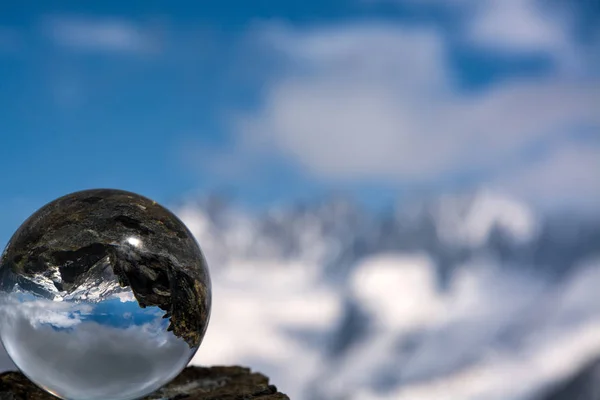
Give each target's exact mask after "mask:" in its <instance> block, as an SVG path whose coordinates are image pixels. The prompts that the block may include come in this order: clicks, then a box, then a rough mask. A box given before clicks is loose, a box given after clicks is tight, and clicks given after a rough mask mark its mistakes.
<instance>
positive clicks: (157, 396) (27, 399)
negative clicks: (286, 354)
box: [0, 367, 289, 400]
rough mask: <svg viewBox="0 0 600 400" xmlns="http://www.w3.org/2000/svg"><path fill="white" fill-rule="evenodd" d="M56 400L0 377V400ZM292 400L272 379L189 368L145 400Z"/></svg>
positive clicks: (237, 370)
mask: <svg viewBox="0 0 600 400" xmlns="http://www.w3.org/2000/svg"><path fill="white" fill-rule="evenodd" d="M53 399H54V400H56V397H54V396H52V395H50V394H48V393H47V392H45V391H43V390H42V389H40V388H38V387H37V386H35V385H34V384H33V383H32V382H31V381H30V380H29V379H27V378H26V377H25V376H24V375H23V374H21V373H20V372H6V373H3V374H0V400H53ZM183 399H186V400H252V399H260V400H289V397H288V396H286V395H285V394H283V393H279V392H278V391H277V388H276V387H275V386H273V385H270V384H269V378H267V377H266V376H264V375H262V374H260V373H257V372H252V371H250V369H248V368H243V367H211V368H203V367H188V368H186V369H185V370H184V371H183V372H182V373H181V374H180V375H179V376H178V377H177V378H175V379H174V380H173V381H172V382H171V383H169V384H168V385H166V386H164V387H163V388H161V389H159V390H158V391H156V392H155V393H153V394H151V395H150V396H148V397H146V398H145V400H183ZM107 400H108V399H107Z"/></svg>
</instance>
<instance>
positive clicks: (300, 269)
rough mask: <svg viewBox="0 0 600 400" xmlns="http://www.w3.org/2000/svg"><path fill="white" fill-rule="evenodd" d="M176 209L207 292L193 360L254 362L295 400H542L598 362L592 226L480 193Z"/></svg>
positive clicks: (215, 203) (216, 203) (213, 201)
mask: <svg viewBox="0 0 600 400" xmlns="http://www.w3.org/2000/svg"><path fill="white" fill-rule="evenodd" d="M177 210H178V214H179V216H180V217H181V218H182V219H183V220H184V222H185V223H186V224H187V225H188V226H189V227H190V229H191V230H192V231H193V233H194V234H195V236H196V237H197V239H198V241H199V243H200V244H201V246H202V248H203V250H204V251H205V253H206V255H207V259H208V261H209V265H210V266H211V271H212V274H213V281H214V296H215V310H214V311H213V317H212V319H213V321H212V322H211V327H210V328H209V333H208V334H207V338H206V339H205V345H203V346H202V348H201V350H200V352H199V355H198V356H197V358H196V359H195V362H200V363H211V362H217V363H222V362H223V360H224V359H225V360H229V359H231V361H232V362H233V361H235V362H246V363H249V364H250V365H253V366H254V365H255V366H257V367H259V368H261V370H263V371H264V372H266V373H267V374H269V375H270V376H271V377H272V378H273V380H274V382H277V383H278V384H279V385H280V386H281V388H282V390H284V391H286V392H288V393H289V394H290V395H291V396H292V398H298V399H315V400H316V399H328V400H335V399H361V400H364V399H394V400H399V399H411V400H416V399H427V400H431V399H453V400H455V399H463V400H468V399H502V400H507V399H508V400H510V399H537V398H538V397H539V396H541V395H542V394H547V393H548V390H549V388H553V387H555V385H557V384H558V383H559V382H562V381H564V380H566V379H568V378H569V377H571V376H573V375H574V374H577V372H578V371H580V370H583V369H584V368H585V366H586V365H587V363H589V362H590V360H592V359H593V358H594V357H596V356H598V355H600V293H598V292H599V291H598V290H597V289H596V288H597V287H598V285H600V220H598V219H594V218H591V217H589V216H583V215H577V214H576V213H560V214H558V213H557V214H541V213H539V214H538V213H536V212H534V210H533V209H531V208H530V207H528V206H527V205H525V204H522V203H520V202H518V201H515V200H514V199H511V198H508V197H506V196H503V195H502V194H499V193H495V192H492V191H487V190H482V191H479V192H477V193H473V194H469V195H461V196H445V197H441V198H437V199H434V200H431V201H423V202H419V203H414V204H408V205H407V204H403V205H401V206H398V207H395V208H390V209H388V210H385V211H380V212H373V211H370V210H366V209H364V208H361V206H360V205H358V204H356V203H354V202H352V201H350V200H348V199H345V198H339V197H338V198H332V199H328V200H323V201H317V202H313V203H307V204H296V205H292V206H288V207H281V208H277V209H272V210H269V211H267V212H265V213H262V214H250V213H245V212H243V211H241V210H240V209H239V208H238V207H236V205H235V203H234V202H228V201H225V200H223V199H219V198H216V197H213V198H209V199H204V200H200V201H198V200H191V201H187V202H184V203H183V204H180V206H179V207H177ZM234 326H235V327H236V328H235V330H236V332H231V331H232V329H234V328H232V327H234ZM258 326H260V327H258ZM223 343H229V344H230V345H229V348H228V347H227V346H226V345H224V344H223ZM269 345H270V346H269ZM582 390H583V389H582ZM588 398H590V399H591V398H592V397H582V399H588Z"/></svg>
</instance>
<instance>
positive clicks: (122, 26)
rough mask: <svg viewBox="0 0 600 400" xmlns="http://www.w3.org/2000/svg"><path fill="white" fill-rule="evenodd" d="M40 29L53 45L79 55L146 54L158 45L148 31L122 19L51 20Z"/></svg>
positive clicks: (48, 19)
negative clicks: (105, 53)
mask: <svg viewBox="0 0 600 400" xmlns="http://www.w3.org/2000/svg"><path fill="white" fill-rule="evenodd" d="M43 28H44V30H45V32H46V34H47V35H48V37H49V38H50V39H51V40H52V41H53V42H54V43H55V44H57V45H59V46H64V47H67V48H71V49H74V50H79V51H90V52H121V53H145V52H150V51H153V50H155V49H156V48H157V45H158V43H157V41H156V37H155V36H154V35H153V34H152V32H151V31H149V30H148V29H144V28H142V27H141V26H138V25H137V24H135V23H134V22H132V21H128V20H124V19H116V18H107V19H96V18H84V17H67V16H54V17H50V18H47V19H45V21H44V24H43Z"/></svg>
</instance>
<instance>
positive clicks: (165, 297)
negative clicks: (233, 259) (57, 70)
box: [0, 189, 211, 400]
mask: <svg viewBox="0 0 600 400" xmlns="http://www.w3.org/2000/svg"><path fill="white" fill-rule="evenodd" d="M210 306H211V286H210V277H209V274H208V269H207V266H206V262H205V260H204V257H203V255H202V252H201V251H200V248H199V247H198V244H197V243H196V241H195V240H194V238H193V237H192V235H191V233H190V232H189V230H188V229H187V228H186V227H185V225H184V224H183V223H182V222H181V221H180V220H179V219H177V217H175V216H174V215H173V214H172V213H171V212H169V211H168V210H166V209H165V208H163V207H162V206H160V205H158V204H157V203H156V202H153V201H152V200H149V199H147V198H145V197H142V196H139V195H136V194H133V193H129V192H124V191H120V190H109V189H99V190H87V191H82V192H77V193H73V194H70V195H67V196H64V197H61V198H59V199H57V200H55V201H53V202H51V203H49V204H47V205H46V206H44V207H43V208H41V209H40V210H38V211H37V212H36V213H35V214H33V215H32V216H31V217H30V218H29V219H28V220H27V221H25V223H23V225H21V227H20V228H19V229H18V231H17V232H16V233H15V234H14V236H13V237H12V238H11V240H10V242H9V244H8V246H7V247H6V249H5V251H4V253H3V255H2V258H1V259H0V338H1V339H2V342H3V344H4V346H5V347H6V350H7V352H8V354H9V355H10V357H11V358H12V360H13V361H14V363H15V364H16V365H17V366H18V367H19V369H21V371H22V372H23V373H24V374H25V375H27V376H28V377H29V378H30V379H31V380H32V381H33V382H35V383H36V384H38V385H39V386H41V387H42V388H44V389H46V390H47V391H49V392H50V393H53V394H55V395H56V396H58V397H60V398H63V399H69V400H96V399H97V400H121V399H123V400H125V399H135V398H139V397H143V396H144V395H147V394H149V393H151V392H152V391H154V390H156V389H158V388H159V387H161V386H163V385H164V384H166V383H167V382H168V381H170V380H171V379H173V378H174V377H175V376H176V375H178V374H179V372H181V370H182V369H183V368H185V366H186V365H187V363H188V362H189V361H190V359H191V358H192V357H193V355H194V354H195V353H196V351H197V349H198V347H199V346H200V343H201V341H202V338H203V337H204V333H205V331H206V327H207V325H208V320H209V317H210Z"/></svg>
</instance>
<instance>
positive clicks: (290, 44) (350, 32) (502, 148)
mask: <svg viewBox="0 0 600 400" xmlns="http://www.w3.org/2000/svg"><path fill="white" fill-rule="evenodd" d="M259 36H260V37H261V38H262V40H263V44H265V45H266V46H267V48H268V49H270V50H271V51H272V52H273V53H274V54H278V55H279V56H282V57H283V59H284V60H285V63H284V64H285V65H286V66H285V67H284V69H283V72H282V73H280V74H279V75H278V77H277V78H275V79H273V80H272V81H271V82H269V84H268V85H267V86H266V87H265V90H264V99H263V100H264V101H263V103H262V104H261V106H260V107H259V108H258V109H257V110H254V111H253V112H251V113H246V114H242V115H241V116H238V119H237V123H238V124H237V125H236V128H237V129H238V133H239V134H240V136H239V142H238V144H237V145H238V152H239V153H240V155H243V157H242V156H240V159H244V158H245V159H247V158H248V156H247V155H248V153H255V157H262V156H264V155H265V154H267V155H268V154H271V155H275V156H279V157H281V156H283V157H285V158H286V160H287V161H290V162H292V163H295V164H297V165H298V166H300V167H301V168H303V169H304V170H305V171H306V172H307V173H309V174H312V175H313V176H314V177H316V178H318V179H324V180H329V181H350V182H356V181H384V182H388V183H389V182H391V183H406V182H417V183H423V182H425V183H427V182H438V181H440V180H442V179H445V178H447V177H453V176H457V175H459V174H461V173H465V172H477V171H479V172H481V171H483V172H488V173H490V174H492V173H494V174H497V173H501V172H505V170H507V169H509V168H508V166H512V165H515V164H516V163H517V162H520V161H522V158H523V157H524V154H525V152H527V151H528V150H530V149H531V148H532V147H536V146H540V145H542V144H544V143H547V142H548V141H553V140H555V139H556V138H557V137H567V136H569V135H570V134H571V133H574V132H575V131H574V129H575V127H576V126H580V125H581V124H588V125H589V126H600V114H599V113H598V104H600V85H599V84H598V82H596V81H584V80H580V79H579V80H578V79H575V78H574V77H572V76H570V75H569V74H564V73H557V74H556V75H554V76H550V77H548V78H546V79H537V80H527V81H526V80H513V81H509V82H506V83H503V84H501V85H495V86H493V87H492V88H491V89H488V90H486V91H483V92H476V93H464V92H459V91H457V90H456V88H455V82H454V80H453V76H452V74H451V71H452V70H451V68H450V66H449V65H448V62H447V59H446V52H447V51H448V48H447V46H446V45H445V43H444V39H443V36H442V35H441V34H440V33H439V32H437V31H435V30H431V29H425V28H421V29H412V30H407V29H405V28H401V27H398V26H395V25H388V24H384V23H370V24H359V25H342V26H336V27H321V28H312V29H304V30H303V29H293V28H290V27H285V26H281V25H279V26H267V27H263V30H262V31H261V32H260V35H259ZM280 72H281V71H280ZM256 154H258V155H260V156H257V155H256ZM549 162H551V161H549ZM572 162H573V163H576V164H579V163H581V162H583V160H580V159H577V157H574V158H573V161H572ZM576 171H581V172H582V173H583V174H585V175H586V176H587V177H586V178H585V183H586V184H593V183H594V182H595V180H594V179H595V177H596V175H597V174H594V172H593V171H594V170H593V169H587V170H585V169H584V167H583V166H579V167H575V166H573V167H571V168H568V169H567V170H565V171H563V172H562V174H563V175H562V178H563V179H567V180H568V179H571V178H569V173H576ZM532 173H533V172H532ZM515 177H516V175H515ZM550 179H552V178H550ZM574 182H575V183H574V185H577V184H578V183H577V182H579V183H583V181H582V180H581V179H579V180H578V179H575V180H574ZM505 186H507V187H509V186H510V188H511V189H513V190H515V191H517V193H516V194H517V195H519V194H520V193H518V191H519V190H520V186H519V185H517V184H513V185H505ZM595 186H597V185H595ZM548 187H549V188H551V187H554V186H552V185H550V186H548ZM527 189H529V188H527ZM574 197H576V196H574Z"/></svg>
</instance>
